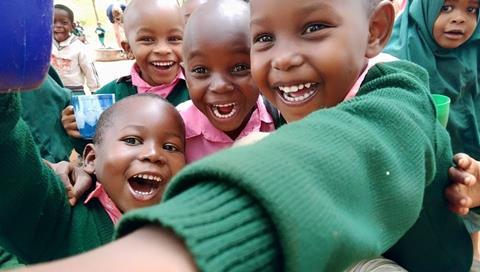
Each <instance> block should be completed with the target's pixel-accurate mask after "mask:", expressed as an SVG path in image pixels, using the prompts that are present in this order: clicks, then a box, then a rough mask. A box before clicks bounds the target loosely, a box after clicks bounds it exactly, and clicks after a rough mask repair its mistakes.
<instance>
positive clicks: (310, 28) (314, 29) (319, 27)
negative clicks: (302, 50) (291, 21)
mask: <svg viewBox="0 0 480 272" xmlns="http://www.w3.org/2000/svg"><path fill="white" fill-rule="evenodd" d="M326 27H327V26H326V25H324V24H310V25H307V27H305V30H304V31H303V34H309V33H313V32H317V31H319V30H322V29H324V28H326Z"/></svg>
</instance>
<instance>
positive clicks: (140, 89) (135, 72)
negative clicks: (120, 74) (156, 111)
mask: <svg viewBox="0 0 480 272" xmlns="http://www.w3.org/2000/svg"><path fill="white" fill-rule="evenodd" d="M130 74H131V75H132V84H133V86H135V87H137V93H139V94H141V93H154V94H156V95H159V96H161V97H163V98H167V96H168V95H169V94H170V93H171V92H172V91H173V88H175V85H177V82H178V81H179V80H185V76H184V75H183V71H182V69H180V71H178V74H177V76H176V77H175V78H174V79H173V81H172V82H170V83H168V84H162V85H159V86H151V85H150V84H148V83H147V82H145V80H143V78H142V77H141V76H140V68H138V65H137V64H136V63H134V64H133V66H132V69H131V71H130Z"/></svg>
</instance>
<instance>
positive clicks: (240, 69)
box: [232, 64, 250, 73]
mask: <svg viewBox="0 0 480 272" xmlns="http://www.w3.org/2000/svg"><path fill="white" fill-rule="evenodd" d="M244 71H247V72H248V71H250V66H249V65H247V64H236V65H235V66H234V67H233V69H232V72H233V73H240V72H244Z"/></svg>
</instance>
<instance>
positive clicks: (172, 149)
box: [163, 144, 180, 152]
mask: <svg viewBox="0 0 480 272" xmlns="http://www.w3.org/2000/svg"><path fill="white" fill-rule="evenodd" d="M163 149H165V150H167V151H169V152H178V151H180V149H179V148H178V147H177V146H176V145H174V144H164V145H163Z"/></svg>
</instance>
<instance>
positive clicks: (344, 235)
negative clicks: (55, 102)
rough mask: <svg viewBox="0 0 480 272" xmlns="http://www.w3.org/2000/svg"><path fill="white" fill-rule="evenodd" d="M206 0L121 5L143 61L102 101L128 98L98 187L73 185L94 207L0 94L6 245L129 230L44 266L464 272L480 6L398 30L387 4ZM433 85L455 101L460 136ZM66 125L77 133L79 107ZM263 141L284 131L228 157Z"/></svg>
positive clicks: (92, 161)
mask: <svg viewBox="0 0 480 272" xmlns="http://www.w3.org/2000/svg"><path fill="white" fill-rule="evenodd" d="M191 2H196V1H191ZM199 2H201V1H199ZM204 2H206V3H199V5H200V6H199V7H198V8H197V9H196V11H194V12H192V11H186V10H183V11H182V9H181V8H180V7H179V6H178V5H177V3H176V1H169V0H168V1H165V0H148V1H147V0H132V1H131V2H130V3H129V5H128V6H127V8H126V9H125V11H124V14H123V20H124V28H125V36H126V38H127V40H126V41H124V42H123V43H122V47H123V48H124V50H125V51H127V52H130V53H131V54H133V56H134V57H135V64H134V66H133V67H132V70H131V74H130V75H129V76H126V77H122V78H120V79H118V80H115V81H113V82H111V83H109V84H107V85H106V86H104V87H102V88H100V89H99V90H98V91H97V93H115V95H116V98H117V101H118V100H120V101H119V102H117V103H116V104H114V105H113V106H112V107H111V108H110V109H108V110H107V111H105V112H104V113H103V114H102V117H101V119H100V121H99V124H98V127H97V132H96V135H95V138H94V141H93V143H89V144H87V145H86V147H85V148H84V150H83V160H84V163H83V171H84V172H86V173H88V174H90V175H92V176H93V177H94V181H95V182H96V185H95V186H93V184H92V182H91V181H87V182H85V183H84V181H80V180H78V179H77V180H76V181H74V182H76V183H78V184H90V185H92V186H90V187H91V189H90V190H89V191H88V193H87V194H86V195H85V196H82V197H80V199H81V200H82V202H83V203H81V204H77V205H75V206H73V207H71V206H70V205H69V203H68V200H67V198H66V193H65V188H64V185H63V183H62V182H61V181H60V180H59V178H58V177H57V176H56V175H55V174H54V173H53V172H52V171H51V169H50V168H49V166H47V165H46V164H44V162H43V161H42V160H41V157H40V155H39V154H38V153H36V152H32V150H34V149H35V144H34V143H33V141H32V138H31V136H30V134H29V133H30V132H29V130H30V128H29V127H28V126H26V125H25V124H24V122H23V120H22V119H21V118H20V117H19V115H20V113H21V110H20V109H19V104H20V103H21V102H22V101H21V99H19V97H18V95H16V94H5V95H1V96H0V103H1V104H3V105H2V107H1V108H4V109H8V111H4V118H3V119H2V120H3V121H2V122H1V124H0V129H1V131H2V132H3V133H4V137H2V140H0V146H1V148H2V158H5V159H4V161H3V162H4V163H3V164H2V165H3V166H2V170H0V180H2V182H3V184H4V187H5V190H4V191H5V192H9V193H8V196H9V197H2V198H0V206H1V207H7V206H9V207H14V208H12V209H1V210H0V222H1V224H0V246H2V247H4V248H5V249H6V250H7V251H9V252H10V253H12V254H13V255H15V256H16V257H17V258H18V260H19V262H20V263H24V264H33V263H38V262H44V261H49V260H53V259H58V258H62V257H66V256H71V255H74V254H78V253H81V252H84V251H86V250H89V249H92V248H95V247H99V246H101V245H103V244H106V243H107V242H109V241H110V238H111V235H112V234H113V233H114V224H115V225H116V226H117V229H116V231H115V233H116V234H115V235H116V237H117V238H118V237H121V236H126V237H125V238H122V239H119V240H118V241H116V242H113V243H110V244H108V245H106V246H104V247H101V248H100V249H97V250H95V251H93V252H92V253H87V254H84V255H80V256H78V257H75V258H70V259H67V260H63V261H59V262H53V263H50V264H46V265H44V266H38V267H35V266H34V267H32V268H30V269H31V270H32V271H52V270H61V269H67V268H68V270H69V271H75V269H78V270H85V267H88V265H89V263H90V264H91V263H95V268H96V269H97V270H102V271H104V270H112V271H113V270H118V269H123V270H128V269H129V268H131V269H132V270H137V269H138V267H139V264H141V265H142V269H144V270H152V271H153V270H162V268H164V267H170V268H171V269H173V270H172V271H178V270H175V269H178V268H180V267H182V268H185V269H187V270H185V271H194V270H195V269H198V270H202V271H223V270H238V271H256V270H262V271H280V270H287V271H342V270H344V269H348V268H349V267H350V266H352V265H354V264H355V263H358V262H359V261H361V260H368V259H372V258H376V257H379V256H380V255H383V256H384V257H386V258H388V259H391V260H393V261H395V262H396V263H397V264H398V265H399V266H401V267H403V268H405V269H407V270H412V271H432V270H435V271H468V270H469V269H470V266H471V263H472V255H473V254H472V246H471V241H470V238H469V235H468V232H467V231H466V229H465V226H464V223H463V221H462V220H461V218H460V217H458V216H457V215H455V214H454V213H452V212H450V211H449V210H448V205H450V207H451V209H452V210H454V211H455V212H457V213H460V214H463V213H465V212H466V211H468V209H469V208H470V207H474V206H475V205H476V201H477V202H478V198H480V197H479V196H478V193H477V194H476V185H475V180H476V179H477V178H478V177H480V175H479V174H480V163H478V162H476V161H474V160H473V159H472V158H471V157H469V156H467V155H457V156H456V157H455V162H456V163H457V165H456V167H454V168H452V169H450V178H451V179H453V181H454V182H455V183H454V184H453V185H451V186H450V187H449V189H448V190H447V198H448V200H449V201H450V203H449V204H448V203H447V201H446V200H445V198H444V190H445V188H446V187H447V186H448V184H449V183H450V181H449V177H448V169H449V167H450V166H451V161H452V158H453V155H452V148H453V152H455V153H458V152H466V153H467V154H470V155H471V156H472V157H474V158H478V154H477V153H476V152H477V151H479V150H480V148H479V146H480V140H479V139H478V135H479V134H480V133H478V131H480V129H477V126H478V125H477V116H479V113H480V112H479V111H478V109H477V108H476V107H475V105H476V103H475V101H476V99H477V97H476V96H477V95H478V94H477V88H478V83H479V81H478V78H477V73H478V68H477V65H476V63H473V64H472V65H470V64H469V63H468V62H467V61H472V59H473V60H476V59H477V54H476V52H477V51H478V42H477V37H479V36H478V35H480V34H478V33H479V31H478V30H477V28H476V26H477V22H478V10H479V4H478V1H470V0H458V1H454V0H446V1H445V2H444V3H443V2H442V1H429V0H412V1H409V2H408V4H407V6H406V8H405V11H404V12H403V14H402V15H401V16H400V17H399V18H398V19H397V21H396V23H395V27H394V31H393V35H392V37H391V33H392V27H393V24H394V20H395V12H394V8H393V5H392V3H391V2H389V1H380V0H362V1H358V0H348V1H330V0H304V1H289V0H252V1H250V2H251V3H249V4H247V3H245V1H240V0H210V1H204ZM192 4H193V3H192ZM184 7H188V3H187V5H185V6H184ZM57 12H61V11H57V10H56V13H57ZM55 17H57V16H55ZM185 19H188V22H187V23H186V24H185ZM55 20H57V19H55ZM72 21H73V20H72ZM402 31H403V32H405V33H402ZM387 43H388V45H387ZM385 46H387V47H386V52H387V53H389V54H391V55H393V56H395V57H397V58H399V59H406V60H411V61H413V62H417V63H418V64H419V65H420V66H423V68H421V67H420V66H417V65H415V64H413V63H410V62H407V61H394V58H393V57H391V56H387V55H381V53H382V51H383V50H384V47H385ZM417 47H418V48H417ZM419 48H422V50H423V51H421V50H419ZM452 67H457V68H456V69H453V68H452ZM424 68H425V69H426V70H427V71H425V69H424ZM427 72H428V73H427ZM429 82H430V85H429ZM187 87H188V88H187ZM260 93H261V94H262V96H260ZM430 93H442V94H446V95H449V96H450V97H451V99H452V108H451V111H452V114H451V116H450V118H451V119H450V121H449V125H448V127H447V130H448V132H447V130H445V129H444V128H443V127H442V126H441V125H440V123H438V122H437V121H436V116H435V115H436V112H435V107H434V104H433V101H432V99H431V96H430ZM189 99H191V100H189ZM187 100H188V101H187ZM267 100H268V101H267ZM270 103H271V104H270ZM172 105H173V106H177V110H178V111H179V113H178V112H177V110H175V108H174V107H173V106H172ZM277 109H278V111H277ZM62 122H63V126H64V128H65V130H66V131H67V133H68V134H69V135H70V136H72V137H74V138H75V137H77V138H78V137H79V133H78V130H77V128H76V123H75V118H74V114H73V110H72V108H70V107H67V108H65V110H63V113H62ZM283 123H288V125H284V126H282V127H280V126H281V125H282V124H283ZM279 127H280V128H279ZM276 129H278V130H277V131H276V132H273V131H275V130H276ZM477 130H478V131H477ZM256 133H270V134H271V135H269V136H268V137H266V138H263V140H261V141H259V142H258V143H255V144H253V145H249V146H244V147H239V148H228V147H230V146H232V145H233V144H234V142H235V141H237V140H238V139H242V138H245V137H249V136H248V135H254V137H257V136H256V135H257V134H256ZM449 134H450V136H449ZM264 135H265V134H262V136H264ZM474 137H477V138H474ZM254 141H255V139H254ZM37 145H38V143H37ZM4 150H5V151H4ZM220 150H224V151H222V152H219V151H220ZM213 153H216V154H214V155H212V154H213ZM7 158H8V159H7ZM193 161H196V162H195V163H193V164H191V165H189V166H187V167H185V168H184V165H185V164H188V163H191V162H193ZM27 167H28V169H29V171H25V169H26V168H27ZM182 168H184V169H183V170H181V169H182ZM177 173H178V175H177ZM61 174H65V173H61ZM67 175H68V173H67ZM83 177H90V176H89V175H83ZM172 178H173V179H172ZM171 179H172V180H171ZM167 183H169V185H168V187H166V184H167ZM449 190H450V191H449ZM477 190H478V189H477ZM160 200H162V204H160V205H155V204H156V203H158V202H160ZM147 206H151V207H149V208H145V209H139V210H135V211H132V210H134V209H136V208H141V207H147ZM126 212H128V214H126V215H125V216H123V218H122V219H121V221H120V223H118V224H117V222H118V221H119V220H120V217H121V216H122V214H123V213H126ZM151 225H157V227H151ZM158 226H160V227H161V228H159V227H158ZM129 233H132V234H130V235H127V234H129ZM156 241H158V242H156ZM160 241H162V242H160ZM132 244H134V245H136V246H137V247H139V248H138V249H135V250H134V251H133V252H132V251H131V250H130V251H128V255H129V256H128V258H127V257H124V258H119V257H118V256H119V254H125V253H122V251H125V250H128V249H131V245H132ZM141 247H144V248H145V250H142V248H141ZM146 249H148V250H146ZM165 252H169V253H168V254H167V253H165ZM163 255H165V256H170V257H171V258H170V257H169V258H162V257H159V256H163ZM418 256H422V257H421V258H419V257H418ZM98 260H101V261H98ZM379 263H381V264H380V265H379V266H382V265H383V263H384V260H382V261H381V262H379ZM80 264H81V265H80ZM388 265H392V263H391V262H388ZM363 268H364V269H365V267H363ZM397 268H398V269H401V268H400V267H397ZM188 269H190V270H188ZM354 269H358V267H356V268H354ZM360 269H362V265H361V267H360ZM162 271H163V270H162ZM182 271H183V270H182ZM355 271H357V270H355Z"/></svg>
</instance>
